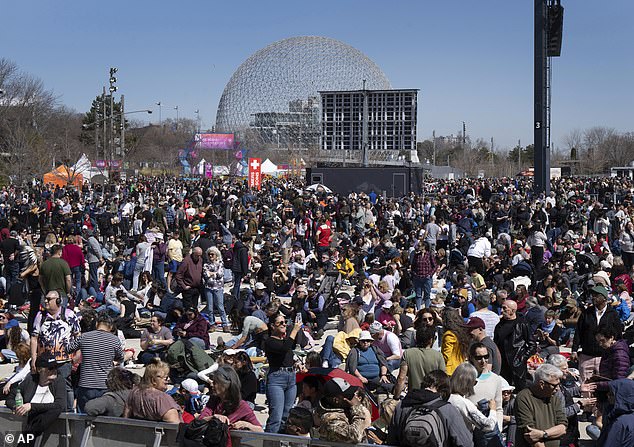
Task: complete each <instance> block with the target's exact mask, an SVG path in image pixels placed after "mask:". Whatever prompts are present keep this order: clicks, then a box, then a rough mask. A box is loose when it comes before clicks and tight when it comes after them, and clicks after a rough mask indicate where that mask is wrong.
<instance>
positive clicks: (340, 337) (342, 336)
mask: <svg viewBox="0 0 634 447" xmlns="http://www.w3.org/2000/svg"><path fill="white" fill-rule="evenodd" d="M359 334H361V329H353V330H352V331H350V333H349V334H347V333H345V332H343V331H340V332H337V335H335V340H334V341H333V343H332V349H333V351H335V352H336V353H337V354H338V355H339V356H341V358H342V359H343V360H344V361H345V360H346V359H347V358H348V354H349V353H350V345H349V344H348V341H347V339H348V338H350V337H356V338H359Z"/></svg>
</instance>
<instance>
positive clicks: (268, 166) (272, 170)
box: [260, 158, 277, 175]
mask: <svg viewBox="0 0 634 447" xmlns="http://www.w3.org/2000/svg"><path fill="white" fill-rule="evenodd" d="M260 172H261V173H262V174H269V175H274V174H276V173H277V165H276V164H275V163H273V162H272V161H271V160H269V159H268V158H267V159H266V160H264V161H263V162H262V165H261V166H260Z"/></svg>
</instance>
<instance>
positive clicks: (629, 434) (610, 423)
mask: <svg viewBox="0 0 634 447" xmlns="http://www.w3.org/2000/svg"><path fill="white" fill-rule="evenodd" d="M609 387H610V391H611V392H612V393H614V405H613V406H611V407H608V410H607V412H606V413H605V416H604V418H603V430H601V436H600V437H599V440H598V442H597V445H598V446H599V447H603V446H606V447H608V446H615V445H617V446H619V447H634V380H632V379H619V380H614V381H612V382H610V385H609Z"/></svg>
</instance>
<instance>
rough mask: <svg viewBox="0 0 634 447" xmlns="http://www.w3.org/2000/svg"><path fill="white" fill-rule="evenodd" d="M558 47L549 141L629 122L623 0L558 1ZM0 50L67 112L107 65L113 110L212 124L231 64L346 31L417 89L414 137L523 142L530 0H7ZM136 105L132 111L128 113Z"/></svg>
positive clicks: (631, 39)
mask: <svg viewBox="0 0 634 447" xmlns="http://www.w3.org/2000/svg"><path fill="white" fill-rule="evenodd" d="M562 4H563V5H564V7H565V20H564V42H563V49H562V57H560V58H555V59H554V71H553V113H552V116H553V131H552V134H553V143H554V144H555V146H556V147H563V145H564V140H563V137H564V136H565V135H566V134H568V133H569V132H570V131H571V130H572V129H585V128H589V127H592V126H599V125H600V126H608V127H613V128H615V129H617V130H618V131H634V124H633V123H634V119H633V118H634V113H633V112H632V108H633V106H634V88H633V86H632V82H633V80H634V57H633V56H634V48H633V45H632V44H633V43H634V26H632V24H631V21H632V17H634V1H633V0H609V1H598V0H594V1H590V0H576V1H573V0H562ZM0 14H1V15H2V26H0V57H6V58H8V59H11V60H13V61H14V62H15V63H17V64H18V65H19V67H20V68H21V69H23V70H24V71H26V72H29V73H31V74H33V75H35V76H38V77H40V78H41V79H42V80H43V81H44V83H45V86H46V87H47V88H49V89H52V90H53V91H54V92H55V93H56V94H58V95H59V96H60V102H61V103H63V104H65V105H67V106H69V107H71V108H73V109H75V110H77V111H80V112H85V111H86V110H88V109H89V107H90V104H91V101H92V99H93V98H94V97H95V96H96V95H98V94H99V93H100V91H101V88H102V86H103V85H104V83H106V82H107V76H108V68H109V67H110V66H116V67H118V68H119V73H118V79H119V81H118V85H119V92H118V93H123V94H124V95H125V97H126V109H127V110H134V109H144V108H154V109H155V113H154V114H153V115H151V119H152V120H156V121H158V107H157V106H155V105H154V104H155V103H156V102H157V101H161V102H162V103H163V117H164V118H169V117H176V111H175V110H174V109H173V107H174V106H176V105H178V106H179V113H180V116H181V117H183V116H186V117H189V118H195V114H194V111H195V110H196V109H200V115H201V119H202V120H203V125H204V126H205V127H210V126H211V125H212V124H213V123H215V115H216V108H217V106H218V100H219V99H220V96H221V94H222V90H223V88H224V85H225V84H226V82H227V81H228V80H229V78H230V77H231V74H232V73H233V71H234V70H235V69H236V68H237V67H238V66H239V65H240V64H241V63H242V62H243V61H244V60H245V59H246V58H247V57H249V55H251V54H252V53H253V52H255V51H257V50H258V49H260V48H263V47H264V46H266V45H268V44H270V43H271V42H274V41H276V40H280V39H284V38H287V37H291V36H299V35H320V36H327V37H332V38H335V39H339V40H341V41H343V42H345V43H348V44H350V45H352V46H354V47H356V48H357V49H359V50H360V51H362V52H363V53H365V54H366V55H368V56H369V57H370V58H371V59H372V60H374V61H375V62H376V63H377V64H378V65H379V66H380V67H381V68H382V69H383V71H384V72H385V73H386V75H387V76H388V78H389V79H390V81H391V82H392V85H393V86H394V87H396V88H399V87H400V88H419V89H420V94H419V95H420V96H419V120H418V139H419V140H423V139H426V138H429V137H431V134H432V130H435V131H436V134H437V135H448V134H451V133H454V134H456V133H458V132H459V131H460V129H461V127H462V121H465V122H466V125H467V133H468V135H469V136H471V138H472V139H476V138H484V139H486V140H487V141H489V139H490V138H491V137H494V139H495V145H496V147H497V148H498V149H503V148H509V147H512V146H514V145H515V144H516V143H517V140H518V139H521V140H522V145H525V144H527V143H531V142H532V139H533V134H532V117H533V106H532V104H533V87H532V86H533V1H532V0H487V1H473V0H462V1H458V0H443V1H438V0H435V1H428V0H418V1H391V2H387V1H376V0H366V1H360V0H359V1H353V0H322V1H319V2H316V1H286V0H285V1H276V0H270V1H266V2H265V1H244V0H243V1H213V0H206V1H203V0H200V1H186V0H182V1H178V2H166V1H160V0H159V1H156V0H155V1H148V0H128V1H120V0H110V1H108V2H96V1H90V0H88V1H87V0H68V1H63V2H51V1H46V0H41V1H33V0H20V1H13V2H3V5H2V7H0ZM137 117H140V115H137Z"/></svg>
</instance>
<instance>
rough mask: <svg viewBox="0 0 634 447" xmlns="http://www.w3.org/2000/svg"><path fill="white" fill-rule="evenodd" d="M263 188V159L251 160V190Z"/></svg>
mask: <svg viewBox="0 0 634 447" xmlns="http://www.w3.org/2000/svg"><path fill="white" fill-rule="evenodd" d="M261 187H262V159H261V158H249V188H253V189H257V190H258V191H259V190H260V188H261Z"/></svg>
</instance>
